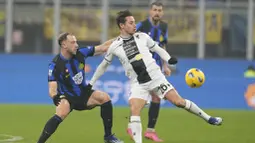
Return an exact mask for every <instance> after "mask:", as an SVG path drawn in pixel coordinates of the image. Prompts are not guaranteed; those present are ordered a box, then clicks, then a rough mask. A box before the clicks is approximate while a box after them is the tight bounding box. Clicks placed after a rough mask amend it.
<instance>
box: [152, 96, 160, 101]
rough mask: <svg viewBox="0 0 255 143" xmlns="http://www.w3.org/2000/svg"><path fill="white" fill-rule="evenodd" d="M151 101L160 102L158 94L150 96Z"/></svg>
mask: <svg viewBox="0 0 255 143" xmlns="http://www.w3.org/2000/svg"><path fill="white" fill-rule="evenodd" d="M151 101H152V102H153V103H160V98H159V97H158V96H152V97H151Z"/></svg>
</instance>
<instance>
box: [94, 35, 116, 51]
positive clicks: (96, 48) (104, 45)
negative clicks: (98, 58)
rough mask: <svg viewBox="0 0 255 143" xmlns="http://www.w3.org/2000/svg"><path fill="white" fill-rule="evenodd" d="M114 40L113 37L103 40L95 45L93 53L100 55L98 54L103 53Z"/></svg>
mask: <svg viewBox="0 0 255 143" xmlns="http://www.w3.org/2000/svg"><path fill="white" fill-rule="evenodd" d="M114 40H115V38H113V39H110V40H108V41H106V42H104V43H103V44H101V45H97V46H95V53H94V55H100V54H103V53H105V52H107V50H108V49H109V47H110V45H111V44H112V42H113V41H114Z"/></svg>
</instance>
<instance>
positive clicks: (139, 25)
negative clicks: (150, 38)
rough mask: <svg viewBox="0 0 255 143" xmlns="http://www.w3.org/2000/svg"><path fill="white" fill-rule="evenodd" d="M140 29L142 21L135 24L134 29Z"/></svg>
mask: <svg viewBox="0 0 255 143" xmlns="http://www.w3.org/2000/svg"><path fill="white" fill-rule="evenodd" d="M141 30H142V22H138V23H137V24H136V31H141Z"/></svg>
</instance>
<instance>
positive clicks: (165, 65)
mask: <svg viewBox="0 0 255 143" xmlns="http://www.w3.org/2000/svg"><path fill="white" fill-rule="evenodd" d="M162 48H163V49H164V50H165V51H166V46H165V45H163V46H162ZM163 67H164V68H168V66H167V62H166V61H165V60H163Z"/></svg>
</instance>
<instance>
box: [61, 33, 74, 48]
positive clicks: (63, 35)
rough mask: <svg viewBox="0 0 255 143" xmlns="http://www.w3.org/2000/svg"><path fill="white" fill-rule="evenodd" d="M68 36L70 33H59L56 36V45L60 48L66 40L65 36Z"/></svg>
mask: <svg viewBox="0 0 255 143" xmlns="http://www.w3.org/2000/svg"><path fill="white" fill-rule="evenodd" d="M68 35H71V34H70V33H68V32H64V33H61V34H59V36H58V45H59V46H61V45H62V42H63V41H65V40H67V36H68Z"/></svg>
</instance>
